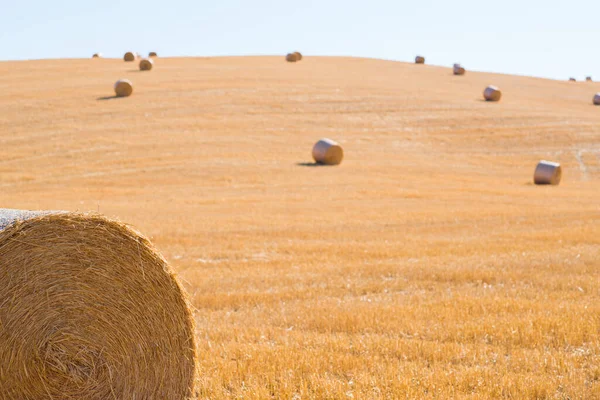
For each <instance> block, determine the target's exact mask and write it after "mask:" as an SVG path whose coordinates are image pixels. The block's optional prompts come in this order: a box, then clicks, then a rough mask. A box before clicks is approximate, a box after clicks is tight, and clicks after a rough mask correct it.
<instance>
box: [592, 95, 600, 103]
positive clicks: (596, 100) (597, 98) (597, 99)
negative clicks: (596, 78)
mask: <svg viewBox="0 0 600 400" xmlns="http://www.w3.org/2000/svg"><path fill="white" fill-rule="evenodd" d="M593 102H594V105H595V106H600V93H596V94H595V95H594V100H593Z"/></svg>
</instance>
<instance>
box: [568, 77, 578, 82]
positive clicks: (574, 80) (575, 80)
mask: <svg viewBox="0 0 600 400" xmlns="http://www.w3.org/2000/svg"><path fill="white" fill-rule="evenodd" d="M569 81H570V82H577V79H575V78H569Z"/></svg>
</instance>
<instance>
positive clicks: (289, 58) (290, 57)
mask: <svg viewBox="0 0 600 400" xmlns="http://www.w3.org/2000/svg"><path fill="white" fill-rule="evenodd" d="M285 61H287V62H296V61H298V55H297V54H296V53H289V54H288V55H286V56H285Z"/></svg>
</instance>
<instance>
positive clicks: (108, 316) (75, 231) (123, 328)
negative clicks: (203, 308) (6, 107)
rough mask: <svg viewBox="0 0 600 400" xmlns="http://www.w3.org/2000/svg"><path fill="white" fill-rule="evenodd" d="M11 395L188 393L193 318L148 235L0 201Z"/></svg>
mask: <svg viewBox="0 0 600 400" xmlns="http://www.w3.org/2000/svg"><path fill="white" fill-rule="evenodd" d="M0 229H1V230H0V304H1V305H2V307H0V322H1V325H0V360H2V361H1V362H0V388H2V389H1V395H0V396H1V397H2V398H7V399H63V400H74V399H187V398H191V397H192V396H193V395H194V389H195V388H194V382H195V380H196V376H197V368H196V365H197V364H196V362H197V357H196V350H195V338H194V321H193V316H192V312H191V308H190V305H189V301H188V299H187V297H186V295H185V293H184V291H183V289H182V287H181V285H180V284H179V282H178V281H177V279H176V277H175V276H174V274H173V272H172V270H171V268H170V267H169V265H168V264H167V262H166V261H165V260H164V258H162V257H161V255H160V254H159V253H158V252H157V251H156V249H155V248H154V247H153V246H152V244H151V243H150V242H149V241H148V239H146V238H144V237H143V236H142V235H140V234H139V233H138V232H136V231H134V230H132V229H131V228H129V227H128V226H126V225H124V224H122V223H119V222H116V221H112V220H109V219H106V218H105V217H102V216H99V215H84V214H72V213H46V214H42V213H31V212H19V211H15V210H4V209H0Z"/></svg>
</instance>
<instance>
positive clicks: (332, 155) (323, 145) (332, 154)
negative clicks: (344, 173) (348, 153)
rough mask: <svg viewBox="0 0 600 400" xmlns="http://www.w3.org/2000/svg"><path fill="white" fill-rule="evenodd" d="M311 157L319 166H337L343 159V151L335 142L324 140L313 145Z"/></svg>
mask: <svg viewBox="0 0 600 400" xmlns="http://www.w3.org/2000/svg"><path fill="white" fill-rule="evenodd" d="M312 156H313V158H314V159H315V161H316V162H317V163H319V164H325V165H338V164H339V163H341V162H342V160H343V159H344V150H343V149H342V146H340V145H339V143H337V142H336V141H334V140H331V139H327V138H325V139H321V140H319V141H318V142H317V143H315V145H314V146H313V150H312Z"/></svg>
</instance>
